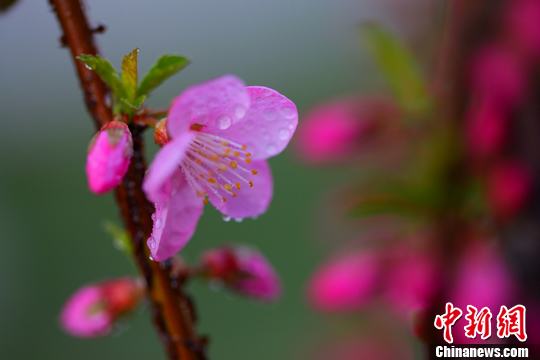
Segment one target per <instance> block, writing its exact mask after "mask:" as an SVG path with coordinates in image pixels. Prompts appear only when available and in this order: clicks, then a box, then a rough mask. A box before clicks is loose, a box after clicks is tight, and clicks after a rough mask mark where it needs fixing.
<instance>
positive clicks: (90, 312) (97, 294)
mask: <svg viewBox="0 0 540 360" xmlns="http://www.w3.org/2000/svg"><path fill="white" fill-rule="evenodd" d="M103 301H104V299H103V296H102V292H101V290H100V289H99V287H97V286H86V287H83V288H81V289H79V290H77V292H76V293H74V294H73V295H72V296H71V297H70V298H69V300H68V301H67V302H66V304H65V305H64V308H63V310H62V314H61V316H60V324H61V325H62V327H63V328H64V330H65V331H66V332H67V333H69V334H71V335H73V336H78V337H95V336H103V335H107V334H108V333H109V332H110V331H111V328H112V323H113V319H112V318H111V316H110V314H109V313H108V312H107V311H106V309H105V307H104V303H103Z"/></svg>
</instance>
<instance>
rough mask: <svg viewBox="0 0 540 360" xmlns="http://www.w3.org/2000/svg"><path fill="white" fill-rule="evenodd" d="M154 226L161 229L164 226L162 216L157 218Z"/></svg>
mask: <svg viewBox="0 0 540 360" xmlns="http://www.w3.org/2000/svg"><path fill="white" fill-rule="evenodd" d="M154 226H155V227H156V229H157V230H159V229H161V227H162V226H163V221H162V220H161V218H157V219H155V222H154Z"/></svg>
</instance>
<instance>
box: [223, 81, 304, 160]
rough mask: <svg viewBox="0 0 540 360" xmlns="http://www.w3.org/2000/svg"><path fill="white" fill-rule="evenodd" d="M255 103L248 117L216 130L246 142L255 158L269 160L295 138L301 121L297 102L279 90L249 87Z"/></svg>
mask: <svg viewBox="0 0 540 360" xmlns="http://www.w3.org/2000/svg"><path fill="white" fill-rule="evenodd" d="M246 89H247V91H248V93H249V96H250V98H251V106H250V108H249V110H248V112H247V114H246V116H245V117H244V118H243V119H242V121H239V122H238V123H236V124H235V125H233V126H231V127H230V128H229V129H226V130H221V131H219V133H216V134H217V135H219V136H222V137H224V138H226V139H230V140H233V141H235V142H238V143H239V144H242V145H246V146H247V148H248V151H249V152H251V153H252V155H253V159H267V158H269V157H271V156H274V155H277V154H279V153H280V152H281V151H283V149H285V147H286V146H287V144H288V143H289V140H290V139H291V138H292V136H293V134H294V132H295V130H296V125H297V124H298V110H297V109H296V105H295V104H294V103H293V102H292V101H291V100H289V99H288V98H286V97H285V96H283V95H281V94H280V93H279V92H277V91H275V90H273V89H270V88H267V87H263V86H248V87H247V88H246Z"/></svg>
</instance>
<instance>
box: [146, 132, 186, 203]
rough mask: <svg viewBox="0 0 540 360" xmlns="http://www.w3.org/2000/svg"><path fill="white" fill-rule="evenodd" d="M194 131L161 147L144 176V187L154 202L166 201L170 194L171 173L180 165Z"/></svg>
mask: <svg viewBox="0 0 540 360" xmlns="http://www.w3.org/2000/svg"><path fill="white" fill-rule="evenodd" d="M192 139H193V133H191V132H186V133H184V134H183V135H182V136H180V137H178V138H176V139H174V140H172V141H171V142H169V143H167V144H166V145H165V146H163V147H162V148H161V150H160V151H159V152H158V153H157V155H156V157H155V158H154V161H152V165H151V166H150V169H148V172H147V173H146V176H145V178H144V184H143V189H144V192H145V193H146V196H147V197H148V199H149V200H150V201H152V202H155V203H157V202H159V203H162V202H164V201H165V200H166V199H167V197H168V196H169V192H170V189H168V188H167V184H168V183H169V181H168V180H169V179H170V177H171V175H172V174H173V173H174V172H175V170H177V169H178V168H179V167H180V162H181V161H182V159H183V158H184V155H185V153H186V149H187V147H188V145H189V143H190V142H191V140H192Z"/></svg>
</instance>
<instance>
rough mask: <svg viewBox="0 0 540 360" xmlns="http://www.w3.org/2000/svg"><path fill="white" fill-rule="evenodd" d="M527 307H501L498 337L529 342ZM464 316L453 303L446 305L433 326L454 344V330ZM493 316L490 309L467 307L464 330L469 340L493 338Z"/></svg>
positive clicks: (497, 318)
mask: <svg viewBox="0 0 540 360" xmlns="http://www.w3.org/2000/svg"><path fill="white" fill-rule="evenodd" d="M525 312H526V309H525V306H523V305H516V306H514V307H512V308H510V309H509V308H508V307H506V306H504V305H502V306H501V307H500V310H499V313H498V314H497V317H496V321H497V336H498V337H499V338H501V339H504V338H509V337H510V336H512V335H513V336H515V337H516V338H517V339H518V340H519V341H521V342H523V341H525V340H527V332H526V329H525ZM462 316H463V310H461V309H460V308H459V307H456V306H454V305H453V304H452V303H451V302H448V303H446V306H445V312H444V314H440V315H437V316H435V320H434V322H433V324H434V325H435V328H436V329H438V330H442V331H443V338H444V341H446V342H447V343H449V344H452V343H453V342H454V337H453V336H452V328H453V326H454V325H455V324H456V322H457V321H458V320H459V319H460V318H461V317H462ZM492 318H493V314H492V313H491V310H490V309H489V308H488V307H483V308H481V309H477V308H476V307H474V306H472V305H467V313H466V314H465V320H466V321H467V323H466V325H465V327H464V328H463V330H464V331H465V336H466V337H468V338H469V339H476V338H477V337H480V339H482V340H487V339H489V338H490V337H491V320H492Z"/></svg>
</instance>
